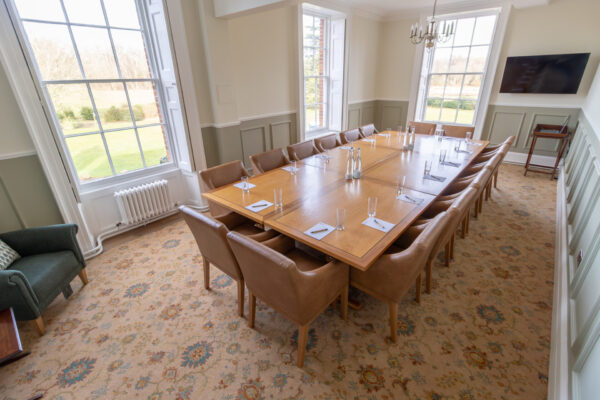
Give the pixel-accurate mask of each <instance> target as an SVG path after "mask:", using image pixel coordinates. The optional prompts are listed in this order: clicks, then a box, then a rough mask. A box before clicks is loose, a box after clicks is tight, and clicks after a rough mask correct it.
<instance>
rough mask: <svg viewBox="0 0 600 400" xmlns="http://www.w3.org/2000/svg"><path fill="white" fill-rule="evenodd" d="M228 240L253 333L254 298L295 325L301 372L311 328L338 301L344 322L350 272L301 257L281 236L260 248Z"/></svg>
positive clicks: (242, 240)
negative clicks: (240, 274)
mask: <svg viewBox="0 0 600 400" xmlns="http://www.w3.org/2000/svg"><path fill="white" fill-rule="evenodd" d="M227 240H228V241H229V244H230V246H231V249H232V250H233V253H234V254H235V257H236V259H237V261H238V263H239V265H240V268H241V270H242V272H243V274H244V277H245V279H246V285H247V286H248V293H249V304H250V316H249V319H248V323H249V326H250V327H251V328H253V327H254V321H255V315H256V298H258V299H260V300H262V301H264V302H265V303H266V304H268V305H269V306H270V307H272V308H273V309H275V311H277V312H279V313H281V314H283V316H285V317H286V318H288V319H289V320H291V321H292V322H294V323H295V324H296V325H298V356H297V365H298V366H299V367H302V366H303V365H304V353H305V351H306V343H307V338H308V327H309V324H310V323H311V322H312V321H313V320H314V319H315V318H316V317H317V316H319V314H321V313H322V312H323V310H325V308H327V307H328V306H329V305H330V304H331V303H332V302H333V301H335V300H336V299H337V298H338V297H341V314H342V318H344V319H346V311H347V306H348V266H347V265H346V264H342V263H340V262H338V261H332V262H327V261H325V260H320V259H318V258H316V257H314V256H313V255H310V254H308V253H305V252H303V251H302V250H300V249H298V248H296V247H295V244H294V241H293V240H292V239H290V238H288V237H285V236H278V237H275V238H273V239H271V240H267V241H265V242H262V243H258V242H256V241H253V240H251V239H249V238H247V237H245V236H243V235H240V234H239V233H237V232H230V233H229V234H228V235H227Z"/></svg>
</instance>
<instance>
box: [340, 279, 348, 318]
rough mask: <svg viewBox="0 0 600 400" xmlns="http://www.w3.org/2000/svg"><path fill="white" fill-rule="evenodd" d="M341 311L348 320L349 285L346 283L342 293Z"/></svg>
mask: <svg viewBox="0 0 600 400" xmlns="http://www.w3.org/2000/svg"><path fill="white" fill-rule="evenodd" d="M340 312H341V314H342V319H343V320H344V321H346V320H347V319H348V285H345V286H344V288H343V289H342V294H341V295H340Z"/></svg>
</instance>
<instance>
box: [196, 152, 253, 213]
mask: <svg viewBox="0 0 600 400" xmlns="http://www.w3.org/2000/svg"><path fill="white" fill-rule="evenodd" d="M199 175H200V188H201V189H202V191H203V192H208V191H209V190H212V189H216V188H218V187H221V186H225V185H229V184H230V183H234V182H237V181H239V180H240V179H242V176H250V175H249V174H248V171H246V168H244V165H243V164H242V162H241V161H239V160H237V161H230V162H228V163H225V164H221V165H217V166H216V167H212V168H208V169H205V170H204V171H200V173H199ZM208 208H209V209H210V213H211V214H212V215H213V217H217V216H219V215H223V214H227V213H230V212H231V211H230V210H228V209H227V208H225V207H223V206H220V205H218V204H216V203H213V202H212V201H210V200H208Z"/></svg>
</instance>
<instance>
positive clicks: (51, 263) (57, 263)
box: [0, 224, 88, 335]
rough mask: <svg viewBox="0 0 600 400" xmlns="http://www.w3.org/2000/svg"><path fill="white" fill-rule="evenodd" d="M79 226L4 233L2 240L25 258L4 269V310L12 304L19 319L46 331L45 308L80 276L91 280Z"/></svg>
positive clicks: (0, 276) (0, 297)
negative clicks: (77, 236) (30, 321)
mask: <svg viewBox="0 0 600 400" xmlns="http://www.w3.org/2000/svg"><path fill="white" fill-rule="evenodd" d="M76 234H77V225H74V224H62V225H51V226H43V227H39V228H29V229H23V230H20V231H14V232H7V233H1V234H0V239H2V240H3V241H4V242H5V243H6V244H8V245H9V246H10V247H11V248H13V249H14V250H15V251H17V252H18V253H19V254H20V255H21V258H19V259H18V260H16V261H15V262H13V263H12V264H11V265H10V267H8V268H7V269H6V270H4V271H1V270H0V310H3V309H5V308H9V307H12V308H13V310H14V312H15V317H16V318H17V320H19V321H29V320H35V323H36V327H37V329H38V332H39V333H40V335H43V334H44V332H45V328H44V321H43V319H42V311H44V310H45V309H46V307H48V305H50V303H51V302H52V301H53V300H54V299H55V298H56V297H57V296H58V295H59V294H60V293H61V292H63V293H64V294H65V296H67V295H68V294H70V291H71V287H70V283H71V281H72V280H73V278H75V276H77V275H79V277H80V278H81V281H82V282H83V284H84V285H86V284H87V283H88V279H87V275H86V273H85V269H84V268H85V260H84V258H83V254H81V249H80V248H79V244H78V243H77V239H76V237H75V235H76Z"/></svg>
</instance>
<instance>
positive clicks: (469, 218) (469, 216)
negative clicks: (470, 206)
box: [466, 210, 471, 235]
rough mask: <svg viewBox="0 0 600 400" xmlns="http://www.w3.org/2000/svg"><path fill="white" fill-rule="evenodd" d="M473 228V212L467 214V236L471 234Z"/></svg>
mask: <svg viewBox="0 0 600 400" xmlns="http://www.w3.org/2000/svg"><path fill="white" fill-rule="evenodd" d="M470 228H471V210H469V212H468V213H467V230H466V234H467V235H468V234H469V229H470Z"/></svg>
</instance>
